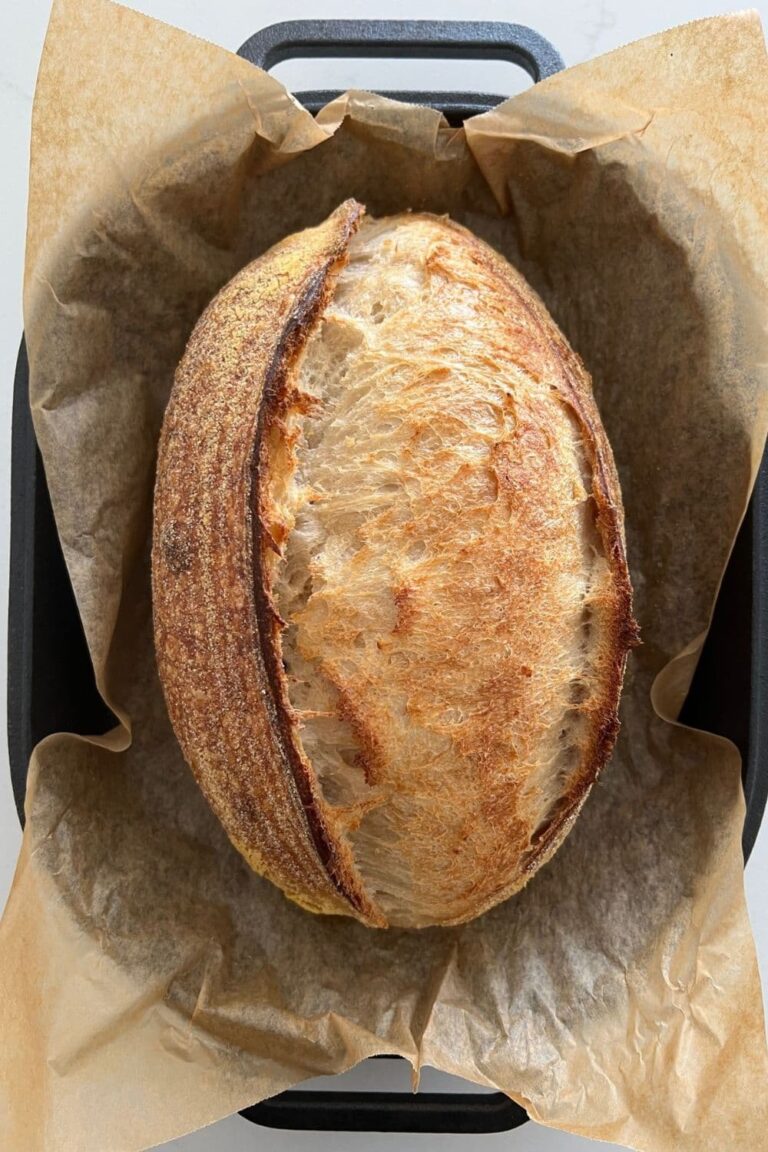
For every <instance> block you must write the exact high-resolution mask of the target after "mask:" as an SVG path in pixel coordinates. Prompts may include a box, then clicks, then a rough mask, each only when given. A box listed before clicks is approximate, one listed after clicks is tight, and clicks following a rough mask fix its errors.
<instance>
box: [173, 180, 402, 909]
mask: <svg viewBox="0 0 768 1152" xmlns="http://www.w3.org/2000/svg"><path fill="white" fill-rule="evenodd" d="M362 211H363V210H362V208H361V207H360V205H358V204H356V203H355V202H354V201H348V202H346V203H345V204H343V205H342V206H341V207H340V208H339V209H338V210H337V211H336V212H335V213H334V214H333V216H331V217H330V218H329V220H328V221H326V222H325V223H324V224H323V225H321V226H320V227H319V228H316V229H312V230H309V231H307V232H304V233H302V234H301V235H298V236H292V237H289V238H288V239H287V240H286V241H284V242H283V243H282V244H280V245H278V246H277V247H275V248H273V249H272V250H271V251H270V252H268V253H267V254H266V255H265V256H263V257H261V259H259V260H257V261H255V262H254V263H253V264H251V265H249V266H248V267H247V268H245V269H244V270H243V271H242V272H241V273H240V274H239V275H238V276H236V277H235V278H234V280H232V281H231V282H230V284H228V285H227V286H226V287H225V288H224V289H223V290H222V292H221V293H220V294H219V295H218V296H217V297H216V299H215V300H214V301H213V302H212V303H211V304H210V305H209V307H208V309H207V310H206V312H205V313H204V314H203V316H202V317H201V319H200V321H199V323H198V325H197V327H196V328H195V331H194V333H193V335H192V337H191V339H190V342H189V345H188V348H187V351H186V353H185V355H184V358H183V360H182V362H181V364H180V365H179V369H178V372H177V375H176V380H175V383H174V388H173V393H172V396H171V400H170V403H169V405H168V410H167V412H166V416H165V421H164V425H163V431H162V436H161V440H160V448H159V455H158V467H157V482H156V489H155V507H154V537H153V549H152V591H153V609H154V624H155V639H156V650H157V658H158V666H159V671H160V677H161V680H162V684H163V689H164V692H165V697H166V701H167V705H168V711H169V714H170V717H171V722H172V723H173V727H174V730H175V732H176V735H177V737H178V739H179V742H180V744H181V747H182V750H183V752H184V755H185V757H186V759H187V761H188V762H189V764H190V766H191V767H192V769H193V771H194V773H195V776H196V778H197V780H198V782H199V784H200V786H201V788H202V789H203V791H204V792H205V794H206V796H207V798H208V800H209V802H210V803H211V805H212V807H213V809H214V811H215V812H216V814H217V815H218V816H219V818H220V819H221V821H222V823H223V824H224V827H225V828H226V830H227V832H228V834H229V836H230V838H231V839H232V841H233V843H234V844H235V845H236V846H237V848H238V849H239V850H240V851H241V852H242V853H243V855H244V856H245V857H246V858H247V859H248V861H249V863H250V864H251V865H252V867H254V868H255V870H257V871H259V872H262V873H263V874H264V875H266V876H268V877H269V878H270V879H272V880H273V881H274V882H275V883H277V884H279V885H280V886H281V887H282V888H283V889H284V890H285V891H286V892H287V893H288V894H289V895H291V896H292V897H293V898H294V899H297V900H299V901H300V902H301V903H303V904H304V905H305V906H307V907H310V908H312V909H313V910H317V911H328V912H346V913H348V914H349V913H350V912H353V913H354V914H357V915H359V916H360V917H361V918H363V919H365V920H367V921H368V922H369V923H374V924H375V923H380V922H381V917H380V916H379V915H378V914H377V912H376V909H375V908H374V907H373V906H372V904H371V902H370V900H369V899H368V898H367V896H366V894H365V892H364V890H363V888H362V885H361V883H360V882H359V879H358V878H357V877H356V875H355V870H354V865H353V864H352V862H351V859H350V858H349V854H348V852H346V853H345V851H344V846H343V845H342V844H340V843H339V842H338V840H337V839H335V838H333V837H332V836H330V835H329V832H328V825H327V820H326V818H325V811H326V805H325V803H324V800H323V797H322V795H321V794H320V793H319V791H318V789H317V786H316V782H315V780H314V779H313V777H312V776H311V775H310V774H309V773H308V772H307V771H306V766H305V765H304V764H302V763H301V761H300V760H299V759H298V758H297V757H296V755H295V752H294V746H293V742H292V741H291V740H290V739H287V738H286V725H287V723H288V721H287V702H286V700H285V699H284V697H283V695H282V684H283V680H282V678H281V677H280V676H279V675H278V674H277V668H276V650H275V634H276V628H277V623H276V621H275V618H274V613H273V612H272V611H271V604H270V596H269V589H268V587H267V584H266V572H267V566H266V563H265V552H266V550H267V549H268V548H269V547H274V545H273V544H271V543H270V537H269V530H268V525H266V524H265V522H264V516H263V514H262V510H261V508H260V506H259V505H260V502H259V493H258V477H259V466H258V465H259V460H260V458H261V455H260V454H261V453H263V450H264V441H265V438H266V436H267V434H268V431H269V429H270V428H271V427H275V426H276V425H278V424H279V420H280V413H279V404H278V398H279V396H280V395H281V393H282V392H283V382H284V380H285V377H286V375H287V374H288V373H289V372H290V370H291V365H292V363H293V361H294V359H295V356H296V354H297V352H298V351H299V350H300V348H301V346H302V344H303V341H304V339H305V338H306V333H307V331H308V329H309V328H310V327H311V325H312V324H313V322H314V320H315V317H316V316H317V315H318V313H319V312H320V311H321V310H322V308H323V305H324V303H325V301H326V299H327V296H328V293H329V291H330V288H331V285H332V282H333V277H334V275H335V274H336V273H337V271H338V268H339V267H340V264H341V263H342V262H343V260H344V255H345V252H346V248H347V245H348V243H349V238H350V236H351V235H352V233H353V232H354V230H355V228H356V227H357V223H358V220H359V218H360V215H361V214H362ZM257 509H258V513H257V514H256V515H254V510H257ZM255 556H258V557H259V562H258V563H257V564H254V557H255ZM254 572H257V573H260V574H261V577H262V578H261V579H260V580H259V579H257V580H254Z"/></svg>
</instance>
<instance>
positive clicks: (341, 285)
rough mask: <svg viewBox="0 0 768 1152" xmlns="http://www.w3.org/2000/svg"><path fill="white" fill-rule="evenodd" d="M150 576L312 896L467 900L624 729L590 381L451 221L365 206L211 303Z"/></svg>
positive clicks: (544, 855)
mask: <svg viewBox="0 0 768 1152" xmlns="http://www.w3.org/2000/svg"><path fill="white" fill-rule="evenodd" d="M152 580H153V602H154V621H155V639H156V648H157V657H158V665H159V670H160V677H161V680H162V684H163V688H164V692H165V696H166V701H167V704H168V710H169V714H170V718H171V721H172V724H173V727H174V730H175V732H176V735H177V737H178V739H179V742H180V744H181V748H182V751H183V753H184V756H185V758H186V760H187V761H188V763H189V764H190V766H191V768H192V770H193V772H194V774H195V777H196V779H197V781H198V783H199V784H200V787H201V788H202V790H203V792H204V793H205V795H206V797H207V798H208V801H209V802H210V804H211V806H212V807H213V809H214V811H215V812H216V814H217V815H218V817H219V819H220V820H221V821H222V823H223V825H224V827H225V829H226V831H227V833H228V835H229V837H230V839H231V840H232V842H233V844H234V845H235V846H236V847H237V848H238V849H239V851H240V852H241V853H242V854H243V856H244V857H245V858H246V859H247V860H248V862H249V864H250V865H251V866H252V867H253V868H254V869H255V870H256V871H258V872H260V873H261V874H263V875H264V876H266V877H268V878H269V879H270V880H272V881H273V882H274V883H275V884H278V885H279V886H280V887H281V888H282V889H283V890H284V892H285V893H286V894H287V895H288V896H290V897H291V898H292V899H293V900H295V901H297V902H298V903H300V904H301V905H303V906H304V907H305V908H307V909H310V910H311V911H314V912H327V913H341V914H346V915H350V916H355V917H357V918H358V919H359V920H361V921H363V922H364V923H366V924H369V925H372V926H378V927H385V926H387V925H399V926H403V927H421V926H424V925H429V924H458V923H461V922H463V921H466V920H469V919H471V918H473V917H474V916H477V915H479V914H480V913H482V912H484V911H486V910H487V909H488V908H490V907H492V906H493V905H494V904H497V903H498V902H499V901H501V900H504V899H506V898H507V897H508V896H510V895H511V894H512V893H514V892H516V891H517V890H518V889H520V888H521V887H522V886H523V885H524V884H525V883H526V882H527V881H528V880H529V879H530V877H531V876H532V875H533V874H534V872H535V871H536V870H537V869H538V868H539V867H540V866H541V865H542V864H543V863H544V862H545V861H546V860H547V859H549V857H550V856H551V855H552V854H553V852H554V851H555V849H556V848H557V847H558V845H559V844H560V843H561V841H562V840H563V838H564V837H565V836H566V834H567V832H568V830H569V829H570V827H571V826H572V824H573V822H574V820H575V818H576V816H577V814H578V812H579V809H580V808H581V806H582V804H583V803H584V800H585V799H586V797H587V795H588V793H589V790H590V788H591V787H592V785H593V784H594V782H595V780H596V778H597V776H598V773H599V772H600V769H601V768H602V766H603V765H604V763H605V761H606V760H607V758H608V757H609V755H610V752H611V750H612V748H613V744H614V742H615V739H616V734H617V730H618V720H617V709H618V702H619V694H620V690H621V682H622V676H623V671H624V665H625V661H626V655H627V651H628V649H629V647H630V646H631V645H632V644H633V643H634V641H635V639H636V626H635V623H634V621H633V619H632V610H631V589H630V583H629V576H628V572H627V565H626V558H625V548H624V538H623V514H622V508H621V495H620V491H619V484H618V479H617V476H616V471H615V467H614V463H613V458H612V455H611V451H610V447H609V445H608V442H607V439H606V436H605V432H604V431H603V428H602V424H601V422H600V417H599V415H598V412H597V408H596V406H595V402H594V399H593V396H592V390H591V385H590V381H589V377H588V375H587V373H586V371H585V370H584V367H583V365H582V364H581V362H580V361H579V359H578V357H577V356H576V355H575V354H574V352H572V350H571V349H570V348H569V346H568V344H567V342H566V341H565V339H564V337H563V336H562V334H561V333H560V332H559V330H558V328H557V327H556V325H555V324H554V322H553V321H552V319H551V318H550V316H549V314H548V313H547V311H546V309H545V308H544V305H543V304H542V303H541V301H540V300H539V298H538V297H537V296H536V294H535V293H534V292H533V290H532V289H531V288H530V286H529V285H528V284H527V283H526V281H525V280H524V279H523V278H522V277H521V276H520V274H519V273H518V272H516V271H515V270H514V269H513V268H512V267H511V266H510V265H509V264H508V263H507V262H506V261H505V260H503V259H502V258H501V257H500V256H499V255H498V254H496V253H495V252H494V251H493V250H492V249H491V248H489V247H488V246H487V245H486V244H484V243H483V242H481V241H480V240H478V239H477V238H476V237H474V236H473V235H472V234H471V233H469V232H468V231H466V230H465V229H464V228H462V227H460V226H458V225H456V224H454V223H452V222H451V221H450V220H448V219H445V218H438V217H435V216H429V215H423V214H418V215H417V214H404V215H401V216H394V217H389V218H386V219H381V220H378V221H374V220H368V219H365V218H364V210H363V208H362V207H361V205H359V204H357V203H355V202H354V201H347V202H346V203H344V204H342V205H341V206H340V207H339V208H338V209H337V210H336V212H334V213H333V214H332V216H330V217H329V219H328V220H327V221H325V223H323V224H321V225H320V226H319V227H317V228H313V229H308V230H307V231H305V232H302V233H299V234H297V235H294V236H290V237H288V238H287V239H286V240H284V241H282V242H281V243H280V244H278V245H276V246H275V247H274V248H272V249H271V250H270V251H269V252H267V253H266V254H265V255H264V256H262V257H261V258H260V259H258V260H256V261H255V262H254V263H252V264H250V265H249V266H248V267H247V268H245V269H244V270H243V271H242V272H240V273H239V274H238V275H237V276H236V277H235V278H234V279H233V280H232V281H231V282H230V283H229V284H228V285H227V286H226V287H225V288H224V289H223V290H222V291H221V292H220V293H219V295H218V296H217V297H216V298H215V300H213V302H212V303H211V304H210V305H209V307H208V309H207V310H206V311H205V313H204V314H203V316H202V317H201V319H200V321H199V322H198V324H197V326H196V328H195V331H194V332H193V334H192V337H191V339H190V342H189V345H188V348H187V351H186V353H185V355H184V358H183V360H182V362H181V364H180V366H179V369H178V372H177V375H176V380H175V384H174V388H173V392H172V395H171V399H170V403H169V405H168V410H167V413H166V417H165V422H164V425H163V431H162V437H161V442H160V452H159V459H158V471H157V484H156V491H155V519H154V537H153V551H152Z"/></svg>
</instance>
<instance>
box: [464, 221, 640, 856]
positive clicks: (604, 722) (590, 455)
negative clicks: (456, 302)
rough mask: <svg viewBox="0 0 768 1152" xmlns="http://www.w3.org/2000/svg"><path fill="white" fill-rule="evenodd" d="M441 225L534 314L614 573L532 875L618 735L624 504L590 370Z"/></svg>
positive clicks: (628, 599)
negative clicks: (566, 779)
mask: <svg viewBox="0 0 768 1152" xmlns="http://www.w3.org/2000/svg"><path fill="white" fill-rule="evenodd" d="M445 223H446V225H447V226H449V227H451V228H454V229H456V230H457V231H458V232H459V233H460V234H461V235H462V236H463V237H464V239H465V240H466V241H467V242H468V243H469V244H470V245H472V247H473V249H474V251H475V253H476V257H477V259H478V260H479V261H480V262H483V263H485V264H487V266H488V267H489V268H492V269H493V271H494V272H495V274H496V275H498V276H499V277H500V278H501V279H502V280H503V281H504V282H505V283H506V285H507V286H508V288H509V290H510V291H511V293H512V295H513V298H514V300H513V304H512V306H513V307H514V308H519V309H522V310H524V311H527V312H529V314H530V315H531V316H535V318H536V323H537V325H538V327H539V330H540V332H541V336H542V339H543V341H545V342H546V344H547V345H548V347H549V349H550V350H551V352H552V354H553V356H554V357H555V358H556V359H557V361H558V363H559V365H560V366H561V373H560V377H559V380H558V386H559V390H560V392H561V395H562V396H563V398H564V399H565V400H566V402H567V403H568V405H569V406H570V408H571V409H572V411H573V413H574V415H575V416H576V419H577V420H578V422H579V425H580V428H581V431H582V436H583V445H584V450H585V453H586V456H587V460H588V463H589V467H590V471H591V474H592V498H593V500H594V502H595V507H596V509H597V514H596V517H595V522H596V526H597V530H598V533H599V535H600V538H601V540H602V544H603V550H604V554H605V556H606V558H607V559H608V564H609V567H610V571H611V575H612V577H613V579H612V595H611V607H610V611H609V623H608V628H607V638H606V642H605V644H604V646H603V651H602V654H601V656H602V658H601V660H600V666H599V669H598V675H597V679H598V681H599V682H600V683H601V684H602V692H601V694H600V696H599V699H598V700H597V701H596V703H595V706H594V708H593V709H592V710H591V717H590V728H589V738H588V742H587V743H586V746H585V749H584V756H583V768H582V771H581V772H580V773H579V775H578V777H577V778H576V780H575V781H574V782H573V784H572V785H571V787H570V788H569V790H568V791H567V792H566V793H565V794H564V795H563V796H562V797H561V799H560V801H559V803H558V805H557V808H556V809H555V811H554V812H553V813H552V818H551V820H550V821H549V822H548V823H547V825H545V826H543V827H542V828H540V829H539V830H538V831H537V834H536V837H535V845H534V847H533V849H532V850H531V851H530V852H529V853H528V854H527V855H526V859H525V870H526V872H527V873H528V874H529V875H533V873H534V872H536V871H538V869H539V868H540V867H541V866H542V864H544V863H545V862H546V861H547V860H549V859H550V858H551V857H552V856H553V855H554V853H555V851H556V850H557V848H558V847H559V845H560V844H561V843H562V841H563V840H564V839H565V836H566V835H567V833H568V832H569V830H570V828H571V827H572V825H573V822H574V820H575V819H576V817H577V815H578V813H579V811H580V809H581V807H582V805H583V804H584V801H585V800H586V798H587V796H588V795H589V792H590V790H591V788H592V786H593V784H594V783H595V781H596V780H597V778H598V776H599V775H600V771H601V769H602V768H603V767H604V765H605V764H606V762H607V761H608V759H609V758H610V755H611V753H612V752H613V749H614V746H615V744H616V739H617V737H618V734H619V718H618V708H619V700H620V697H621V688H622V683H623V680H624V670H625V667H626V663H627V655H628V653H629V651H630V650H631V649H632V648H633V647H635V646H636V645H637V644H638V643H639V642H640V634H639V629H638V625H637V622H636V621H635V618H634V616H633V614H632V585H631V583H630V578H629V569H628V567H627V558H626V547H625V543H624V508H623V503H622V499H621V488H620V486H619V478H618V474H617V472H616V465H615V463H614V459H613V452H612V451H611V446H610V444H609V443H608V437H607V436H606V433H605V429H604V428H603V424H602V421H601V419H600V413H599V412H598V410H597V405H596V404H595V398H594V395H593V392H592V382H591V380H590V377H589V373H588V372H587V370H586V368H585V367H584V365H583V363H582V361H581V359H580V358H579V357H578V356H577V354H576V353H575V352H574V351H573V349H572V348H571V347H570V345H569V344H568V342H567V341H566V339H565V337H564V336H563V334H562V332H561V331H560V329H559V328H558V327H557V325H556V324H555V322H554V320H553V319H552V317H551V316H550V315H549V312H548V311H547V309H546V308H545V306H544V304H543V303H542V301H541V300H540V299H539V297H538V296H537V295H536V293H534V292H533V290H532V289H531V287H530V285H529V284H527V282H526V281H525V280H524V279H523V277H522V276H521V275H520V274H519V273H518V272H517V271H516V270H515V269H513V268H512V267H511V265H509V264H508V263H507V262H506V261H505V260H503V259H501V258H500V257H499V256H498V255H497V254H496V253H495V252H494V251H493V250H492V249H490V248H488V246H487V245H484V244H482V243H481V242H480V241H478V240H477V238H476V237H475V236H473V235H472V233H470V232H468V231H467V230H466V229H464V228H461V226H460V225H457V224H455V223H454V222H453V221H448V220H446V221H445Z"/></svg>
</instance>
